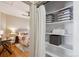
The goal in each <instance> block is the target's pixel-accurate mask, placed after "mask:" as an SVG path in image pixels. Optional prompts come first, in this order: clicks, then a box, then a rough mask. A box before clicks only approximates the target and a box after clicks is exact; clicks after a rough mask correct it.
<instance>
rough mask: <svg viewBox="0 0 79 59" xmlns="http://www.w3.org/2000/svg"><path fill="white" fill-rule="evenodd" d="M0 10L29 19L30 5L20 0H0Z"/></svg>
mask: <svg viewBox="0 0 79 59" xmlns="http://www.w3.org/2000/svg"><path fill="white" fill-rule="evenodd" d="M0 12H3V13H5V14H8V15H13V16H17V17H21V18H27V19H29V18H30V16H28V13H29V12H30V6H29V5H28V4H25V3H24V2H21V1H0Z"/></svg>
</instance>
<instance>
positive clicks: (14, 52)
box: [0, 45, 30, 57]
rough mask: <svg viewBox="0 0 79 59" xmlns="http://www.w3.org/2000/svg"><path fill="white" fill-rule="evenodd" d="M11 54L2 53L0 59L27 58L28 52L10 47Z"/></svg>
mask: <svg viewBox="0 0 79 59" xmlns="http://www.w3.org/2000/svg"><path fill="white" fill-rule="evenodd" d="M11 49H12V54H9V53H8V52H7V51H4V52H3V53H2V54H1V55H0V57H29V56H30V52H29V51H25V52H23V51H21V50H20V49H18V48H17V47H16V46H15V45H12V46H11ZM1 50H2V47H0V51H1Z"/></svg>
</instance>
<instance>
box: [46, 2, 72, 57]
mask: <svg viewBox="0 0 79 59" xmlns="http://www.w3.org/2000/svg"><path fill="white" fill-rule="evenodd" d="M55 4H56V5H57V3H56V2H55ZM52 5H53V4H52ZM59 6H60V5H59ZM54 8H55V6H54ZM66 8H73V6H72V5H69V6H65V7H63V8H60V9H57V10H56V11H52V12H49V13H48V12H47V14H55V15H56V13H57V12H59V11H61V10H64V9H66ZM50 9H51V7H50ZM69 23H70V24H69ZM72 23H73V19H71V20H63V21H55V22H46V30H47V27H48V28H49V29H48V30H50V29H51V28H53V29H54V26H55V27H56V26H57V25H59V24H61V25H59V26H60V28H61V27H65V26H68V25H67V24H69V25H70V26H72ZM48 25H49V26H48ZM59 26H58V28H59ZM56 28H57V27H56ZM53 29H52V30H53ZM66 29H69V28H66ZM70 29H71V31H72V29H73V28H70ZM70 29H69V31H70ZM64 30H65V28H64ZM50 35H61V36H64V37H67V38H68V37H69V39H64V41H63V43H64V42H65V41H66V42H67V41H69V40H70V41H72V37H73V33H71V34H61V33H60V34H56V33H53V32H51V31H48V32H46V36H50ZM47 39H48V40H47ZM49 39H50V38H46V40H47V41H46V44H45V46H46V54H47V55H49V56H51V57H71V56H73V45H72V44H64V45H63V44H61V45H59V46H57V45H54V44H50V43H49ZM70 43H72V42H70Z"/></svg>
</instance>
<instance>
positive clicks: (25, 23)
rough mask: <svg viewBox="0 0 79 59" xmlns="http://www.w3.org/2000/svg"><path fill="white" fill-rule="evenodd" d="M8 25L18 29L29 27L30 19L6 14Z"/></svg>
mask: <svg viewBox="0 0 79 59" xmlns="http://www.w3.org/2000/svg"><path fill="white" fill-rule="evenodd" d="M6 21H7V26H8V27H10V28H17V29H29V19H23V18H18V17H15V16H10V15H6Z"/></svg>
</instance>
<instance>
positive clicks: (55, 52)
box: [46, 42, 72, 57]
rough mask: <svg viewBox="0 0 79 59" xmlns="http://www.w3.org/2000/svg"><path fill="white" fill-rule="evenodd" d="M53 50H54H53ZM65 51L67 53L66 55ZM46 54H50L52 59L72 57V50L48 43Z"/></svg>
mask: <svg viewBox="0 0 79 59" xmlns="http://www.w3.org/2000/svg"><path fill="white" fill-rule="evenodd" d="M51 49H52V50H51ZM65 51H67V52H66V53H67V54H66V53H65ZM46 54H48V55H49V56H51V57H66V56H67V57H71V56H72V50H70V49H67V48H64V47H62V46H55V45H52V44H49V43H48V42H47V45H46Z"/></svg>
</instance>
